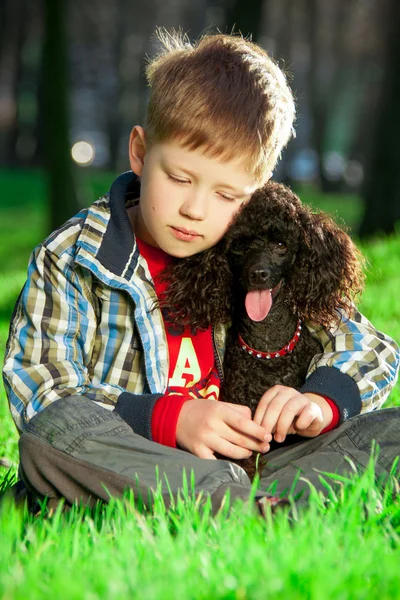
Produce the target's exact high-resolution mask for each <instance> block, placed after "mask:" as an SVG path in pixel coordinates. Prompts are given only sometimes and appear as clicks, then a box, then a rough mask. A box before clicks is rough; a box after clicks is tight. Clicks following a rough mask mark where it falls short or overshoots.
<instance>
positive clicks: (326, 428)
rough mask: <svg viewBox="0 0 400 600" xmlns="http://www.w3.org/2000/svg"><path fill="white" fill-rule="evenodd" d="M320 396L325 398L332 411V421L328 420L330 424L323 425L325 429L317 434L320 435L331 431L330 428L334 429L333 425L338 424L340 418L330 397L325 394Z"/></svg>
mask: <svg viewBox="0 0 400 600" xmlns="http://www.w3.org/2000/svg"><path fill="white" fill-rule="evenodd" d="M321 398H323V399H324V400H326V401H327V403H328V404H329V406H330V407H331V409H332V412H333V417H332V421H331V422H330V424H329V425H327V427H325V429H323V430H322V431H321V433H320V434H319V435H322V434H323V433H327V432H328V431H332V429H335V427H336V426H337V425H339V420H340V412H339V409H338V407H337V406H336V404H335V403H334V402H333V400H331V399H330V398H327V397H326V396H321Z"/></svg>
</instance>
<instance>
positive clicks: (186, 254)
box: [166, 247, 208, 258]
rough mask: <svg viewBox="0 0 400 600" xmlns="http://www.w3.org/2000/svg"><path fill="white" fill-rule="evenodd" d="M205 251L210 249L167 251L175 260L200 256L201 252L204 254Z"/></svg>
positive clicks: (172, 249) (173, 249) (176, 249)
mask: <svg viewBox="0 0 400 600" xmlns="http://www.w3.org/2000/svg"><path fill="white" fill-rule="evenodd" d="M204 250H208V247H204V248H199V247H197V248H170V249H169V251H168V250H167V251H166V252H167V254H169V255H170V256H173V257H174V258H189V257H190V256H194V255H195V254H200V252H204Z"/></svg>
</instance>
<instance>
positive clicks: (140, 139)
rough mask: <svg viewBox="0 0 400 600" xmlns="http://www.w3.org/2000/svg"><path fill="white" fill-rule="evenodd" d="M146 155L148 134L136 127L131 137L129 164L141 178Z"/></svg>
mask: <svg viewBox="0 0 400 600" xmlns="http://www.w3.org/2000/svg"><path fill="white" fill-rule="evenodd" d="M145 154H146V133H145V131H144V129H143V127H141V126H140V125H135V127H134V128H133V129H132V131H131V135H130V137H129V164H130V165H131V169H132V171H133V172H134V173H136V175H137V176H138V177H141V175H142V171H143V165H144V156H145Z"/></svg>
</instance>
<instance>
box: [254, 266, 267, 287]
mask: <svg viewBox="0 0 400 600" xmlns="http://www.w3.org/2000/svg"><path fill="white" fill-rule="evenodd" d="M267 279H268V272H267V271H266V269H253V270H252V271H250V281H251V283H254V284H256V285H263V284H265V283H266V281H267Z"/></svg>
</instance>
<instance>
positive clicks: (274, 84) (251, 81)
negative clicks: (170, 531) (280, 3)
mask: <svg viewBox="0 0 400 600" xmlns="http://www.w3.org/2000/svg"><path fill="white" fill-rule="evenodd" d="M160 38H161V41H162V43H163V46H164V50H163V52H162V53H161V54H160V55H159V56H158V57H156V58H155V59H153V60H152V61H151V62H150V63H149V65H148V68H147V76H148V80H149V84H150V86H151V96H150V100H149V106H148V115H147V121H146V125H145V127H144V128H142V127H141V126H135V127H134V128H133V130H132V133H131V136H130V142H129V160H130V166H131V169H132V171H130V172H128V173H124V174H123V175H121V176H120V177H118V179H117V180H116V181H115V182H114V184H113V185H112V187H111V190H110V194H109V196H105V197H103V198H101V199H100V200H98V201H97V202H95V203H94V204H93V205H92V206H91V207H90V208H89V209H85V210H82V211H81V212H80V213H79V214H78V215H76V216H75V217H73V218H72V219H70V220H69V221H68V222H67V223H66V224H65V225H63V226H62V227H61V228H60V229H58V230H57V231H55V232H54V233H53V234H52V235H50V236H49V237H48V239H47V240H45V242H43V244H41V245H39V246H38V247H37V248H35V250H34V251H33V254H32V256H31V260H30V264H29V271H28V280H27V282H26V285H25V287H24V289H23V290H22V292H21V295H20V298H19V299H18V302H17V305H16V307H15V310H14V314H13V317H12V322H11V327H10V336H9V340H8V343H7V350H6V357H5V366H4V382H5V387H6V390H7V393H8V397H9V402H10V407H11V412H12V415H13V418H14V420H15V423H16V426H17V428H18V430H19V432H20V434H21V438H20V475H21V477H22V479H23V481H24V482H25V484H26V486H27V488H28V489H29V490H30V491H31V493H32V494H33V495H34V496H35V497H38V498H43V497H44V496H48V497H50V505H51V503H52V502H53V503H57V502H58V500H59V499H60V498H65V499H66V502H67V505H71V504H72V503H73V502H74V501H76V500H83V501H84V502H85V503H89V504H90V505H93V503H94V501H95V500H97V499H102V500H104V501H107V499H108V498H109V494H112V495H121V494H122V492H123V490H124V489H126V488H133V489H134V492H135V494H140V495H141V496H142V498H143V499H144V501H146V499H147V501H148V502H151V500H149V499H148V495H149V494H148V492H149V491H150V490H154V489H156V486H157V482H156V467H158V470H159V474H160V479H161V481H163V479H164V476H166V477H167V479H168V482H169V485H170V488H171V491H172V494H173V496H174V497H176V495H177V493H178V490H179V489H180V487H181V486H182V474H183V470H184V469H186V472H187V473H189V472H190V470H191V469H193V470H194V474H195V482H196V488H195V491H196V493H200V492H201V491H202V492H205V494H206V495H207V494H209V495H210V498H211V502H212V507H213V511H214V512H216V511H217V510H218V509H219V507H220V505H221V502H222V499H223V497H224V494H225V492H226V490H227V489H230V491H231V497H232V498H235V497H241V498H244V499H245V498H247V497H248V496H249V491H250V482H249V479H248V477H247V475H246V474H245V473H244V471H243V470H242V469H240V468H239V467H237V466H235V465H233V464H232V463H230V462H229V461H228V460H226V461H221V460H216V459H215V457H214V452H219V453H221V454H223V455H225V456H226V457H227V458H243V457H245V456H248V455H249V454H251V452H253V451H256V452H267V451H268V449H269V444H268V442H269V441H271V439H272V434H275V440H276V441H282V440H283V439H284V438H285V436H286V435H287V434H293V433H295V432H296V433H300V434H301V436H302V437H303V438H307V437H311V438H313V437H315V436H318V435H319V434H320V433H321V432H327V431H328V430H332V432H331V434H332V433H333V434H335V435H336V437H338V435H337V431H340V428H339V430H335V431H334V428H335V427H336V425H338V424H340V425H341V424H342V423H344V422H345V421H347V419H349V418H350V417H353V416H355V415H359V414H360V413H361V412H365V413H367V412H369V411H372V410H374V409H376V408H379V407H380V406H381V405H382V403H383V402H384V399H385V398H386V397H387V395H388V393H389V391H390V389H391V388H392V387H393V385H394V382H395V378H396V375H397V363H398V361H399V356H398V354H397V352H398V349H397V347H396V345H395V343H394V342H393V340H391V339H390V338H389V337H388V336H386V335H384V334H382V333H379V332H377V331H375V330H374V328H373V327H372V325H371V324H370V323H369V322H368V321H367V320H366V319H365V318H364V317H362V316H361V315H360V314H359V313H356V314H355V317H354V320H350V319H348V318H347V317H346V316H345V315H343V320H342V325H341V327H340V328H339V329H338V330H336V331H325V330H323V329H322V328H319V329H315V327H314V329H313V330H314V331H315V335H316V336H317V337H318V339H319V340H320V341H321V344H322V347H323V349H324V353H323V354H321V355H320V356H317V357H315V360H314V361H313V364H312V365H311V367H310V371H309V375H308V378H307V381H306V384H305V385H304V387H303V389H302V390H300V391H297V390H292V389H290V388H285V387H284V386H275V387H274V388H272V389H271V390H268V391H266V393H265V394H264V396H263V398H262V399H260V407H261V408H260V410H262V413H263V415H265V416H264V417H263V423H264V425H262V424H261V421H260V422H258V423H257V422H255V421H252V420H251V415H250V411H249V409H248V408H247V407H245V406H237V405H230V404H229V403H219V402H216V401H215V400H217V399H218V393H219V381H220V373H221V360H222V356H223V346H224V334H225V332H224V331H219V330H218V331H214V330H211V329H210V330H207V331H203V332H198V333H197V334H196V335H192V333H191V332H190V331H187V330H185V331H180V330H176V329H174V326H173V323H169V322H168V315H166V314H161V312H160V311H159V310H154V309H153V303H154V300H155V299H156V298H157V295H158V294H160V292H161V291H162V289H161V285H160V284H159V283H158V282H157V274H158V273H159V272H160V271H161V270H162V269H163V268H164V266H165V265H166V264H167V262H168V260H169V258H170V256H175V257H185V256H189V255H192V254H195V253H198V252H201V251H203V250H205V249H207V248H209V247H210V246H212V245H214V244H215V243H217V242H218V241H219V239H220V238H221V237H222V236H223V234H224V232H225V231H226V229H227V228H228V225H229V223H230V222H231V220H232V218H233V217H234V215H235V214H236V212H237V211H238V210H239V208H240V206H241V205H242V204H243V203H244V202H247V201H248V200H249V198H250V197H251V194H252V193H253V192H254V191H255V190H256V189H257V188H258V187H260V186H261V185H262V184H263V183H265V182H266V181H267V180H268V179H269V178H270V177H271V174H272V171H273V169H274V167H275V164H276V161H277V160H278V158H279V155H280V152H281V150H282V148H283V147H284V146H285V145H286V143H287V141H288V139H289V138H290V135H291V133H292V126H293V120H294V115H295V108H294V102H293V97H292V94H291V92H290V89H289V87H288V85H287V83H286V80H285V77H284V75H283V74H282V72H281V71H280V70H279V68H278V67H277V66H276V65H275V64H274V63H273V61H272V60H271V59H270V58H269V57H268V56H267V54H266V53H265V52H264V51H263V50H262V49H261V48H259V47H257V46H256V45H254V44H252V43H250V42H247V41H245V40H243V39H242V38H240V37H234V36H226V35H215V36H206V37H204V38H203V39H201V40H200V41H199V43H198V44H197V45H195V46H192V45H190V43H188V41H187V40H186V39H182V38H180V37H179V36H177V35H174V34H168V33H162V32H161V33H160ZM309 327H310V328H312V325H311V324H309ZM396 361H397V362H396ZM259 412H260V411H259ZM349 423H350V421H349ZM345 425H346V424H345ZM345 425H344V426H343V427H345ZM358 431H360V428H359V429H358ZM331 434H329V435H331ZM327 437H328V436H323V439H324V440H325V439H326V438H327ZM314 441H318V443H319V446H321V440H320V439H317V438H316V439H315V440H310V441H308V442H302V444H300V445H299V444H297V446H301V448H302V449H303V447H304V450H302V451H303V454H305V455H307V456H308V455H309V454H310V453H312V452H313V451H314V450H315V448H314V447H311V446H310V450H309V451H308V450H306V447H308V446H307V445H309V444H312V443H313V442H314ZM368 442H369V438H368ZM368 446H369V444H368ZM279 452H281V450H280V449H279V450H277V451H275V453H271V457H272V455H273V454H275V455H276V454H277V453H279ZM284 452H288V453H289V451H288V450H284ZM317 455H318V452H314V454H313V456H314V457H316V456H317ZM335 456H336V455H335ZM340 457H341V455H340ZM357 458H359V457H357ZM361 458H362V457H361ZM204 459H209V460H204ZM342 462H343V463H344V465H342V464H340V465H338V466H339V467H340V468H341V469H342V470H343V467H344V466H347V463H346V462H345V461H342ZM317 464H318V463H317ZM289 477H292V478H293V474H291V475H289ZM270 481H273V479H271V480H268V478H266V479H263V480H262V481H261V484H262V487H265V486H266V485H267V484H269V483H270ZM283 481H284V482H285V478H283ZM163 496H164V500H165V502H166V504H167V505H168V503H169V501H170V497H169V493H168V491H167V490H165V489H164V490H163ZM262 499H264V501H265V500H266V501H267V502H268V501H269V500H271V503H272V502H273V501H274V500H273V499H272V498H271V499H270V498H269V495H268V494H267V493H266V492H262V491H260V492H259V493H258V496H257V498H256V501H257V502H258V505H259V506H262Z"/></svg>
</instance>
